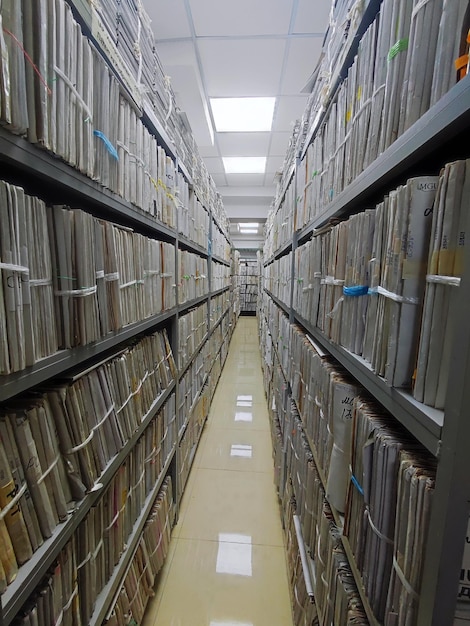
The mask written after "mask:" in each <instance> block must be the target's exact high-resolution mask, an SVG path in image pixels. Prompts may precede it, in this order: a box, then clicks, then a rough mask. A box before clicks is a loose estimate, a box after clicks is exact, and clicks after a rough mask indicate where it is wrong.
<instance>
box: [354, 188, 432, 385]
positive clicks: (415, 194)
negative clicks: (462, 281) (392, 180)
mask: <svg viewBox="0 0 470 626" xmlns="http://www.w3.org/2000/svg"><path fill="white" fill-rule="evenodd" d="M436 186H437V177H434V176H429V177H419V178H413V179H410V180H409V181H408V182H407V184H406V185H405V186H401V187H399V188H398V189H397V190H395V191H392V192H391V193H390V194H389V196H388V197H387V198H385V200H384V202H383V204H381V205H379V206H378V207H377V224H378V226H380V225H381V226H382V229H383V230H382V233H380V232H378V233H377V234H374V246H375V249H374V250H373V254H375V255H376V256H372V258H373V259H374V262H373V270H372V273H373V275H374V281H376V277H377V276H378V274H379V272H380V283H379V285H378V286H376V285H375V284H374V285H373V286H372V287H371V290H373V291H372V295H371V296H370V297H371V298H372V300H373V299H374V298H378V302H377V309H376V310H375V307H372V308H371V309H370V311H368V317H367V326H368V328H369V327H370V325H374V324H375V330H374V338H373V347H372V349H371V348H370V347H367V348H366V350H365V352H366V354H371V364H372V367H373V369H374V371H375V372H376V373H377V374H379V375H380V376H384V377H385V380H386V381H387V382H388V383H389V384H390V385H392V386H394V387H409V386H411V379H412V375H413V369H414V365H415V359H416V349H417V343H418V336H419V319H420V314H421V308H422V300H423V294H424V284H425V263H426V258H427V255H428V249H429V240H430V234H431V222H432V217H431V214H432V205H433V202H434V196H435V193H436ZM382 211H383V217H382V215H381V212H382ZM380 239H381V240H380ZM374 246H373V247H374ZM379 247H380V251H381V252H382V254H381V256H377V252H379V249H378V248H379ZM379 259H380V260H379ZM377 264H380V269H379V266H378V265H377ZM375 292H377V294H378V295H374V293H375ZM366 336H367V337H369V339H370V337H371V332H368V330H367V331H366Z"/></svg>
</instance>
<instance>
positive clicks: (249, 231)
mask: <svg viewBox="0 0 470 626" xmlns="http://www.w3.org/2000/svg"><path fill="white" fill-rule="evenodd" d="M240 232H241V233H242V234H244V235H256V233H257V232H258V229H257V228H240Z"/></svg>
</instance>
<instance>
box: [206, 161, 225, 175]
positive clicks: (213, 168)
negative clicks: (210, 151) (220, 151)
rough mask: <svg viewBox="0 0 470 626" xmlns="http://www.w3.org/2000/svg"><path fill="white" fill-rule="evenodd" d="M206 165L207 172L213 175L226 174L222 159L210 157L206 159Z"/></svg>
mask: <svg viewBox="0 0 470 626" xmlns="http://www.w3.org/2000/svg"><path fill="white" fill-rule="evenodd" d="M204 163H205V164H206V167H207V171H208V172H209V173H210V174H211V175H214V174H225V169H224V164H223V162H222V159H220V158H218V157H217V158H213V157H208V158H206V159H204Z"/></svg>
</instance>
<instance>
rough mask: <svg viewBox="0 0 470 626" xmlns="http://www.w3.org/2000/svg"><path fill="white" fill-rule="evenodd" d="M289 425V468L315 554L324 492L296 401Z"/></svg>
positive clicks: (306, 535)
mask: <svg viewBox="0 0 470 626" xmlns="http://www.w3.org/2000/svg"><path fill="white" fill-rule="evenodd" d="M285 428H286V436H287V446H286V447H287V452H286V469H287V473H288V476H290V480H291V483H292V490H293V493H294V496H295V501H296V508H297V515H298V516H299V518H300V522H301V526H302V535H303V539H304V543H305V545H306V547H307V548H308V550H309V551H310V554H311V555H312V556H313V554H314V551H315V546H316V544H317V539H318V534H317V533H318V519H317V518H318V502H319V501H321V500H322V498H323V495H324V494H323V488H322V485H321V480H320V477H319V475H318V472H317V470H316V467H315V462H314V458H313V455H312V451H311V449H310V445H309V442H308V439H307V436H306V434H305V431H304V425H303V423H302V421H301V419H300V417H299V413H298V411H297V408H296V407H295V404H294V403H292V405H291V411H290V413H289V414H288V419H287V424H286V425H285Z"/></svg>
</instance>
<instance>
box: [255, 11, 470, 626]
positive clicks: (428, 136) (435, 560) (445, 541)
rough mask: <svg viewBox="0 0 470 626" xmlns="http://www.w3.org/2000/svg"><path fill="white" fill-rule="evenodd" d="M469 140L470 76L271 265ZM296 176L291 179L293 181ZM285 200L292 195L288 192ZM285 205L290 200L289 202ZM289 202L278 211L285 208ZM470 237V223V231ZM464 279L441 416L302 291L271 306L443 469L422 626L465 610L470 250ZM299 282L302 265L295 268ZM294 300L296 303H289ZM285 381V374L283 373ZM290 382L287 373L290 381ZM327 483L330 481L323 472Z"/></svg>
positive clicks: (459, 152)
mask: <svg viewBox="0 0 470 626" xmlns="http://www.w3.org/2000/svg"><path fill="white" fill-rule="evenodd" d="M380 4H381V2H380V0H370V2H369V3H368V4H367V5H366V8H365V12H364V14H363V17H362V20H361V23H360V26H359V31H358V32H357V33H356V36H355V37H354V39H353V40H352V42H351V46H350V48H349V49H347V50H345V53H344V59H343V61H342V63H341V67H339V68H338V70H337V73H336V75H334V76H333V79H332V81H331V85H332V87H331V89H330V98H334V97H335V93H336V91H337V87H338V85H339V84H340V82H341V80H342V78H344V76H346V73H347V69H348V67H349V66H350V65H351V61H352V59H353V58H354V54H355V52H356V51H357V46H358V42H359V39H360V37H361V35H362V33H363V32H364V31H365V30H366V28H367V27H368V25H369V24H370V23H371V21H372V20H373V18H374V16H375V14H376V13H377V11H378V9H379V7H380ZM327 109H328V106H325V108H324V110H322V111H319V112H318V114H317V119H316V121H315V123H314V124H313V126H312V127H311V128H310V131H309V133H308V134H307V137H306V142H305V144H304V146H303V150H302V153H301V155H299V158H300V157H302V158H303V157H304V156H305V154H306V151H307V148H308V145H309V143H310V142H311V141H312V139H313V137H314V135H315V133H316V131H317V130H318V129H319V128H320V125H321V124H322V122H323V121H324V120H325V118H326V115H327ZM469 135H470V76H467V77H465V78H464V79H462V80H461V81H460V82H458V83H457V84H456V85H455V86H454V87H452V88H451V89H450V90H449V92H448V93H447V94H446V95H444V96H443V97H442V98H441V99H440V100H439V102H437V103H436V104H435V105H434V106H432V107H431V108H430V109H429V110H428V111H427V112H426V113H425V114H424V115H423V116H422V117H421V118H420V119H419V120H418V121H417V122H416V123H415V124H413V126H412V127H411V128H410V129H409V130H407V131H406V132H405V133H404V134H402V135H401V136H400V137H398V139H397V140H396V141H395V142H394V143H393V144H392V145H391V146H390V147H389V148H388V149H387V150H385V151H384V152H383V153H382V154H381V155H380V156H379V157H378V158H377V159H376V160H375V161H374V162H373V163H372V164H371V165H370V166H369V167H368V168H367V169H366V170H365V171H364V172H362V173H361V174H360V175H359V176H358V177H357V178H355V179H354V180H353V181H352V183H351V184H349V185H348V186H347V187H346V188H345V189H344V190H343V191H342V192H341V193H339V194H338V195H337V196H336V197H335V198H334V199H333V200H332V201H331V202H330V203H329V204H328V205H326V207H325V209H324V211H323V212H322V213H321V214H319V215H318V216H317V217H315V218H314V219H313V220H311V222H310V223H309V224H307V225H306V226H304V227H302V228H301V229H300V230H298V231H297V232H295V233H294V232H293V233H292V237H291V239H290V241H288V242H286V243H284V244H283V245H282V246H281V247H280V248H279V249H278V250H277V251H276V252H275V253H274V254H273V255H272V256H270V257H269V259H267V260H266V261H265V263H264V265H265V266H267V265H269V264H271V263H273V262H274V261H276V260H277V259H279V258H280V257H281V256H282V255H283V254H285V252H290V251H292V252H293V253H295V251H296V249H297V248H298V247H299V245H301V244H303V243H306V242H307V240H308V239H309V238H311V237H312V235H313V234H314V233H315V231H316V230H317V229H320V228H322V227H323V226H325V225H326V224H328V223H329V222H330V221H331V220H333V219H336V218H342V217H345V216H348V215H350V214H352V213H354V212H357V211H358V210H363V209H365V208H367V207H374V206H375V205H376V204H377V202H378V201H380V200H381V199H382V198H383V196H384V195H385V194H387V193H388V192H389V191H390V190H392V189H394V188H396V187H397V186H398V185H400V184H402V183H404V182H405V181H406V180H407V179H408V178H410V177H412V176H418V175H422V174H425V173H429V172H435V173H437V172H438V171H439V169H440V168H441V167H442V165H443V164H444V163H446V162H450V161H452V160H456V159H464V158H468V142H467V139H468V137H469ZM289 175H290V173H289ZM284 193H285V190H284ZM280 201H282V198H280ZM280 201H279V202H277V203H276V205H275V207H278V206H279V205H280ZM468 229H470V215H469V216H468V218H467V231H468ZM465 254H466V258H465V269H464V274H463V276H464V278H462V281H461V285H460V288H459V289H458V290H456V292H455V293H454V294H452V298H453V300H452V303H451V306H452V307H454V308H455V310H456V311H457V312H458V313H457V320H456V325H455V326H456V328H457V329H458V332H456V337H455V339H454V343H453V346H452V355H453V358H452V361H451V369H450V372H449V384H448V390H447V397H446V402H445V410H444V411H440V410H437V409H435V408H432V407H428V406H426V405H424V404H422V403H419V402H417V401H416V400H414V398H413V396H412V394H411V393H410V392H409V391H407V390H406V389H397V388H393V387H390V386H389V385H387V384H386V383H385V381H384V379H383V378H381V377H379V376H377V375H376V374H375V373H374V372H373V371H372V369H371V367H370V365H369V363H368V362H366V361H365V360H364V359H362V357H360V356H357V355H355V354H353V353H351V352H349V351H348V350H346V349H344V348H343V347H342V346H339V345H337V344H335V343H333V342H332V341H331V340H330V339H329V338H328V337H326V336H325V335H324V334H323V333H322V332H321V331H320V330H319V329H317V328H315V327H313V325H312V324H311V323H310V322H309V320H306V319H305V318H304V317H303V316H302V315H299V313H298V312H297V311H296V310H295V309H294V304H293V303H294V301H293V293H294V283H293V280H292V281H291V289H290V294H288V295H286V296H284V299H286V300H287V304H286V302H283V301H281V300H280V299H279V298H277V297H276V296H274V295H273V294H272V293H270V292H269V291H268V290H265V292H266V294H267V295H268V296H269V298H270V299H271V300H272V301H273V302H274V303H276V305H277V306H278V307H279V308H280V309H281V310H282V311H283V312H284V313H285V314H286V315H287V316H288V317H289V320H290V322H291V323H295V324H298V325H299V326H301V327H303V329H304V332H305V334H306V337H307V338H311V339H312V340H313V341H314V342H315V343H316V344H317V345H318V346H319V347H320V348H321V349H322V350H323V351H324V352H325V353H327V354H329V355H331V356H332V357H334V358H335V359H336V360H337V361H338V362H339V363H340V364H341V365H342V366H343V367H344V368H345V369H346V370H347V371H348V372H349V373H350V374H351V375H352V376H353V377H354V378H355V379H356V380H358V381H359V383H360V384H361V385H362V386H363V387H364V388H365V390H366V391H367V392H369V393H370V394H371V395H372V396H373V397H375V399H376V400H377V401H378V402H379V403H380V404H381V405H382V406H383V407H384V408H385V409H386V410H387V411H388V412H389V413H391V415H393V416H394V417H395V419H396V420H397V421H398V422H400V423H401V424H402V425H403V426H404V427H405V429H406V430H407V431H408V432H410V433H411V435H413V436H414V437H415V438H416V439H417V440H418V441H419V442H420V443H421V444H422V445H423V446H424V447H426V448H427V450H428V451H429V452H430V453H431V454H432V455H433V456H434V457H435V458H436V460H437V475H436V485H435V492H434V496H433V501H434V504H433V508H432V514H431V521H430V527H429V531H428V533H429V534H428V537H429V539H428V543H427V548H426V553H425V562H424V567H423V579H422V584H421V590H420V598H421V601H420V604H419V610H418V616H417V620H416V626H451V625H452V624H453V621H454V614H455V610H456V598H457V590H458V584H459V577H460V573H461V564H462V553H463V547H464V544H465V536H466V532H467V525H468V519H469V513H470V505H469V503H470V471H469V469H470V465H469V460H468V459H469V455H468V442H469V441H470V422H469V420H468V419H467V418H466V414H467V407H468V406H469V403H470V385H469V380H470V329H469V327H468V318H469V315H470V296H469V294H470V251H469V250H468V248H467V250H466V253H465ZM291 277H292V279H294V265H293V267H292V274H291ZM289 296H290V297H289ZM283 373H284V372H283ZM284 375H285V373H284ZM309 443H310V446H311V448H312V453H313V456H314V458H315V451H314V445H313V442H311V441H309ZM320 476H322V474H321V472H320ZM342 540H343V547H344V550H345V552H346V555H347V556H348V559H349V561H350V564H351V569H352V572H353V574H354V577H355V579H356V583H357V587H358V590H359V593H360V596H361V598H362V600H363V603H364V607H365V609H366V612H367V615H368V619H369V621H370V623H371V624H374V626H380V625H379V624H378V623H377V620H376V619H375V617H374V615H373V614H372V613H371V611H370V607H368V606H367V605H368V601H367V597H366V594H365V590H364V586H363V584H362V580H361V575H360V573H359V571H358V570H357V567H356V566H355V563H354V557H353V555H352V553H351V550H350V547H349V544H348V541H347V538H345V537H342Z"/></svg>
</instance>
